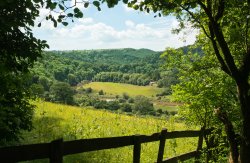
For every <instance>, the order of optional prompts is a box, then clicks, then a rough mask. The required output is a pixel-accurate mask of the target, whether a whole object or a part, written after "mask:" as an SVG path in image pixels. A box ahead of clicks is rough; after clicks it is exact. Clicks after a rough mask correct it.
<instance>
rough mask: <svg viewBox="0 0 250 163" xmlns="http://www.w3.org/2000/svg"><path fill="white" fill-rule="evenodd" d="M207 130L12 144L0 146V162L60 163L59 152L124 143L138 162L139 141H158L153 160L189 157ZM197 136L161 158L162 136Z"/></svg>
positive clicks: (171, 162) (196, 154)
mask: <svg viewBox="0 0 250 163" xmlns="http://www.w3.org/2000/svg"><path fill="white" fill-rule="evenodd" d="M210 131H211V130H203V129H202V130H199V131H172V132H167V130H166V129H163V130H162V131H161V132H160V133H154V134H152V135H150V136H147V135H132V136H121V137H108V138H94V139H81V140H73V141H65V142H63V139H59V140H55V141H52V142H51V143H42V144H31V145H22V146H13V147H3V148H0V161H1V162H18V161H28V160H35V159H44V158H49V159H50V162H52V163H61V162H62V161H63V156H65V155H71V154H76V153H83V152H90V151H97V150H103V149H111V148H120V147H125V146H131V145H133V146H134V149H133V162H134V163H139V162H140V154H141V144H142V143H149V142H154V141H160V145H159V151H158V158H157V163H162V162H165V163H175V162H178V161H183V160H187V159H190V158H194V157H195V158H198V157H199V155H200V152H199V151H200V150H201V149H202V142H203V135H204V133H207V134H208V133H209V132H210ZM186 137H199V140H198V146H197V150H195V151H191V152H189V153H185V154H182V155H180V156H177V157H173V158H168V159H163V154H164V148H165V142H166V139H173V138H186Z"/></svg>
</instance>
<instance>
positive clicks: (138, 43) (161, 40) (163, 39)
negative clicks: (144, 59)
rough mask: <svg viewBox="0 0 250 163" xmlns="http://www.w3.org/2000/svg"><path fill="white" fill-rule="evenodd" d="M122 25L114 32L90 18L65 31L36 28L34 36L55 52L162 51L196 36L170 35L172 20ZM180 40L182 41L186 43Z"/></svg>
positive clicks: (114, 29) (192, 32) (183, 43)
mask: <svg viewBox="0 0 250 163" xmlns="http://www.w3.org/2000/svg"><path fill="white" fill-rule="evenodd" d="M49 23H50V24H53V23H51V22H49ZM124 24H125V26H124V27H123V28H122V29H116V28H114V27H112V26H109V25H107V24H105V23H102V22H95V21H94V20H93V19H92V18H84V19H79V20H78V21H76V22H75V23H74V24H71V25H69V26H68V27H63V26H59V27H58V28H40V29H39V28H38V29H37V28H36V29H35V33H36V34H37V36H38V37H39V36H41V37H42V38H44V39H46V40H48V43H49V44H50V47H51V49H59V50H72V49H100V48H101V49H103V48H126V47H131V48H150V49H153V50H164V49H165V48H166V47H180V46H184V45H187V44H191V43H193V42H194V41H195V34H196V33H197V31H195V30H189V31H186V35H184V33H183V32H182V33H180V34H179V35H173V34H172V33H171V29H172V28H173V27H176V25H177V24H176V20H173V19H169V20H164V21H157V22H156V23H150V24H143V23H140V24H136V23H135V22H133V21H131V20H126V21H125V22H124ZM49 27H50V26H49ZM38 30H39V31H38ZM183 38H186V42H185V41H183V40H182V39H183Z"/></svg>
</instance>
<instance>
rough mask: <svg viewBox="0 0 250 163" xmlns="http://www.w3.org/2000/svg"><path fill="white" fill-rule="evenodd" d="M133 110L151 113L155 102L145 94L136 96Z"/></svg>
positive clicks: (140, 112)
mask: <svg viewBox="0 0 250 163" xmlns="http://www.w3.org/2000/svg"><path fill="white" fill-rule="evenodd" d="M133 111H134V112H136V113H139V114H143V115H145V114H149V113H150V114H151V113H152V112H154V107H153V103H151V102H150V100H149V99H148V98H147V97H145V96H136V97H135V101H134V106H133Z"/></svg>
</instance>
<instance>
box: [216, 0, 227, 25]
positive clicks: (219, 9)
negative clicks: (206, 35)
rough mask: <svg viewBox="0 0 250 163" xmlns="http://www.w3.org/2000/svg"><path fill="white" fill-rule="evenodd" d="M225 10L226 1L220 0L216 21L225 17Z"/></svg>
mask: <svg viewBox="0 0 250 163" xmlns="http://www.w3.org/2000/svg"><path fill="white" fill-rule="evenodd" d="M224 9H225V1H224V0H220V1H219V6H218V11H217V14H216V16H215V21H218V20H219V19H220V18H221V17H222V16H223V12H224Z"/></svg>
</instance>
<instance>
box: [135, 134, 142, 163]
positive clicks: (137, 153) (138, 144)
mask: <svg viewBox="0 0 250 163" xmlns="http://www.w3.org/2000/svg"><path fill="white" fill-rule="evenodd" d="M140 158H141V142H140V135H134V151H133V163H140Z"/></svg>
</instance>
